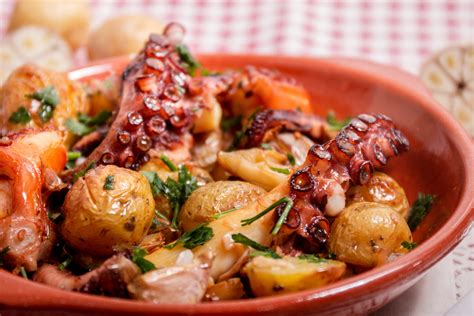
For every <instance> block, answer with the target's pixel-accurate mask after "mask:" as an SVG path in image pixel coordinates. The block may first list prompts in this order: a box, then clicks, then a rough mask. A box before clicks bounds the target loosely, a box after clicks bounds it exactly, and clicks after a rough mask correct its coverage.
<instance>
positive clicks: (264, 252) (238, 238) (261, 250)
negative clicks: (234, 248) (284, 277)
mask: <svg viewBox="0 0 474 316" xmlns="http://www.w3.org/2000/svg"><path fill="white" fill-rule="evenodd" d="M232 239H233V240H234V241H235V242H236V243H239V244H242V245H246V246H248V247H250V248H252V249H255V250H256V252H254V253H253V255H252V253H251V254H250V255H251V256H265V257H271V258H274V259H281V256H280V255H279V254H277V253H276V252H275V251H273V250H272V249H270V248H268V247H265V246H264V245H261V244H259V243H258V242H256V241H254V240H252V239H250V238H248V237H247V236H245V235H244V234H241V233H238V234H232Z"/></svg>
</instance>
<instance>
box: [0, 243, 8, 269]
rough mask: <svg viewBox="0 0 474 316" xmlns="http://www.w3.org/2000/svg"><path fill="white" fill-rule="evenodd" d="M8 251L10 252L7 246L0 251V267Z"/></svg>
mask: <svg viewBox="0 0 474 316" xmlns="http://www.w3.org/2000/svg"><path fill="white" fill-rule="evenodd" d="M9 251H10V247H9V246H6V247H5V248H3V249H2V250H0V266H1V265H3V262H4V261H5V256H6V254H7V253H8V252H9Z"/></svg>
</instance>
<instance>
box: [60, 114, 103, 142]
mask: <svg viewBox="0 0 474 316" xmlns="http://www.w3.org/2000/svg"><path fill="white" fill-rule="evenodd" d="M111 116H112V112H110V111H102V112H100V113H99V114H97V115H96V116H94V117H90V116H89V115H86V114H82V113H79V115H78V116H77V120H73V119H67V120H66V127H67V129H68V130H69V131H70V132H71V133H73V134H74V135H77V136H85V135H87V134H90V133H92V132H93V131H95V130H96V129H97V126H100V125H103V124H105V123H106V122H107V120H108V119H109V118H110V117H111Z"/></svg>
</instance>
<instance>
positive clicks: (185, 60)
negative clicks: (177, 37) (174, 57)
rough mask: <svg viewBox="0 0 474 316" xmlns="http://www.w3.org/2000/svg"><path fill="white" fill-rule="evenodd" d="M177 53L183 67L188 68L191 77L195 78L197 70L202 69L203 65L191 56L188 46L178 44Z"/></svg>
mask: <svg viewBox="0 0 474 316" xmlns="http://www.w3.org/2000/svg"><path fill="white" fill-rule="evenodd" d="M176 52H177V53H178V55H179V59H180V60H181V63H182V65H183V66H184V67H185V68H186V70H187V71H188V73H189V74H190V75H191V76H194V74H195V73H196V70H197V69H199V68H200V67H201V64H200V63H199V62H198V61H197V60H196V58H194V57H193V55H191V53H190V52H189V48H188V46H186V45H184V44H178V45H176Z"/></svg>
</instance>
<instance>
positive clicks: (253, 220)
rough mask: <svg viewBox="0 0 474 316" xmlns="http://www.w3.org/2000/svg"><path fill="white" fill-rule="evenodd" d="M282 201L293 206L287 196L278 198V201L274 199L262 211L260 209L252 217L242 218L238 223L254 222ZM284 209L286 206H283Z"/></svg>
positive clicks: (247, 223) (243, 224)
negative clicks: (273, 201)
mask: <svg viewBox="0 0 474 316" xmlns="http://www.w3.org/2000/svg"><path fill="white" fill-rule="evenodd" d="M283 203H286V204H287V206H288V204H290V205H291V206H293V201H292V200H291V199H290V198H289V197H287V196H285V197H283V198H281V199H279V200H278V201H276V202H275V203H273V204H272V205H270V206H269V207H267V208H266V209H264V210H263V211H261V212H260V213H258V214H257V215H255V216H254V217H251V218H247V219H243V220H241V221H240V223H241V225H242V226H246V225H250V224H252V223H253V222H255V221H256V220H257V219H259V218H260V217H262V216H264V215H265V214H267V213H268V212H270V211H271V210H273V209H274V208H275V207H277V206H279V205H280V204H283ZM285 209H286V207H285ZM290 209H291V207H290Z"/></svg>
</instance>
